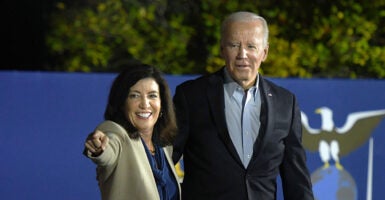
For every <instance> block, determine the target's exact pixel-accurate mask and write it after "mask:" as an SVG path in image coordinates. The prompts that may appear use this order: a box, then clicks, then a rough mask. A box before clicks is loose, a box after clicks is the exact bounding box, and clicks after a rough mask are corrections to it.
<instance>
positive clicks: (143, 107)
mask: <svg viewBox="0 0 385 200" xmlns="http://www.w3.org/2000/svg"><path fill="white" fill-rule="evenodd" d="M173 109H174V108H173V104H172V99H171V95H170V90H169V88H168V85H167V82H166V81H165V80H164V79H163V78H162V76H161V73H160V72H159V71H158V70H157V69H155V68H154V67H152V66H148V65H137V66H133V67H128V68H127V69H126V70H124V71H123V72H121V73H120V74H119V75H118V77H117V78H116V79H115V80H114V82H113V85H112V87H111V90H110V94H109V99H108V104H107V108H106V111H105V114H104V118H105V120H106V121H104V122H103V123H101V124H100V125H99V126H98V127H97V128H96V130H95V132H93V133H91V134H90V135H89V136H88V138H87V139H86V142H85V147H86V148H85V154H86V156H87V157H88V158H90V159H91V160H92V161H93V162H94V163H95V164H96V165H97V180H98V181H99V188H100V191H101V195H102V199H104V200H106V199H110V200H119V199H135V200H141V199H143V200H155V199H159V200H177V199H180V186H179V184H178V181H177V175H176V173H175V169H174V164H173V162H172V159H171V153H172V147H171V144H172V140H173V139H174V136H175V134H176V132H177V126H176V119H175V114H174V110H173Z"/></svg>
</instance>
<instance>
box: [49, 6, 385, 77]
mask: <svg viewBox="0 0 385 200" xmlns="http://www.w3.org/2000/svg"><path fill="white" fill-rule="evenodd" d="M81 2H82V3H77V4H76V5H67V4H65V3H58V4H57V8H58V11H57V12H55V14H54V15H53V16H52V27H51V29H50V33H49V35H48V37H47V39H46V42H47V45H48V46H49V48H50V52H51V55H52V56H53V57H54V58H55V60H56V61H57V62H56V66H55V67H56V69H57V70H66V71H84V72H88V71H115V70H117V69H119V68H120V67H124V66H127V65H130V64H131V63H135V62H139V61H140V62H144V63H148V64H153V65H156V66H158V67H159V68H160V69H161V70H162V71H164V72H165V73H168V74H204V73H209V72H213V71H215V70H217V69H219V68H220V67H222V66H223V64H224V63H223V61H222V59H221V58H220V55H219V53H220V52H219V51H220V48H219V29H220V23H221V21H222V20H223V18H224V17H225V16H226V15H228V14H229V13H231V12H234V11H237V10H248V11H253V12H255V13H258V14H260V15H262V16H264V17H265V18H266V20H267V21H268V23H269V27H270V40H269V44H270V49H269V56H268V58H267V61H266V62H265V63H263V64H262V67H261V69H262V73H263V74H265V75H268V76H274V77H304V78H309V77H344V78H385V46H384V45H385V39H384V38H385V29H384V28H383V27H384V25H385V24H384V23H385V3H382V1H381V0H375V1H354V0H344V1H337V2H336V1H325V0H314V1H308V0H297V1H278V0H275V1H274V0H273V1H255V0H254V1H252V0H245V1H242V2H240V1H228V0H216V1H211V0H197V1H192V0H180V1H174V0H170V1H167V0H156V1H155V0H146V1H133V0H97V1H96V0H94V1H81Z"/></svg>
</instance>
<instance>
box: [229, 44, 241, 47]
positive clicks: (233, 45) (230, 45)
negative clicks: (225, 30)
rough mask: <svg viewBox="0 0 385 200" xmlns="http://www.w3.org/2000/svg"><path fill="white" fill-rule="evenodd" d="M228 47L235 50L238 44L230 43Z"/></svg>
mask: <svg viewBox="0 0 385 200" xmlns="http://www.w3.org/2000/svg"><path fill="white" fill-rule="evenodd" d="M229 47H231V48H237V47H239V44H235V43H230V44H229Z"/></svg>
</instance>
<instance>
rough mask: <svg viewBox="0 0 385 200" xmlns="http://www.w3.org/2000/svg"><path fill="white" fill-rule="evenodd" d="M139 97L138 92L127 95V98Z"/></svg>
mask: <svg viewBox="0 0 385 200" xmlns="http://www.w3.org/2000/svg"><path fill="white" fill-rule="evenodd" d="M138 97H139V94H129V95H128V98H130V99H135V98H138Z"/></svg>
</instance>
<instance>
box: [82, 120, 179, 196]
mask: <svg viewBox="0 0 385 200" xmlns="http://www.w3.org/2000/svg"><path fill="white" fill-rule="evenodd" d="M96 129H97V130H100V131H102V132H103V133H105V134H106V135H107V136H108V137H109V145H108V146H107V148H106V149H105V151H104V152H103V153H102V154H101V155H100V156H98V157H92V156H91V155H90V154H89V153H88V157H89V158H90V159H91V160H92V161H93V162H94V163H96V164H97V166H98V167H97V180H98V182H99V188H100V191H101V195H102V199H103V200H120V199H122V200H123V199H124V200H128V199H132V200H158V199H159V194H158V190H157V187H156V183H155V178H154V175H153V173H152V170H151V166H150V164H149V161H148V159H147V155H146V152H145V149H144V146H143V143H142V141H141V140H140V139H131V138H130V137H129V136H128V134H127V132H126V130H125V129H124V128H123V127H122V126H120V125H119V124H117V123H115V122H112V121H104V122H103V123H101V124H100V125H98V127H97V128H96ZM163 150H164V152H165V155H166V158H167V161H168V162H167V163H168V164H169V165H170V166H171V167H170V168H171V169H172V172H173V174H174V176H175V179H176V180H177V182H178V190H179V199H180V198H181V194H180V191H181V190H180V185H179V181H178V176H177V175H176V172H175V167H174V163H173V162H172V159H171V154H172V147H171V146H167V147H164V148H163Z"/></svg>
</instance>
